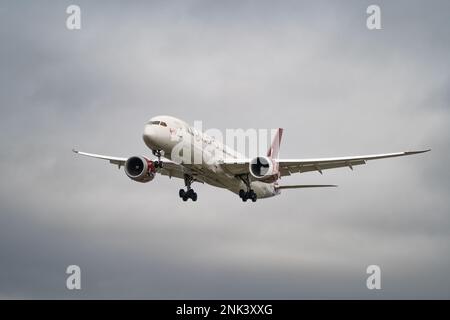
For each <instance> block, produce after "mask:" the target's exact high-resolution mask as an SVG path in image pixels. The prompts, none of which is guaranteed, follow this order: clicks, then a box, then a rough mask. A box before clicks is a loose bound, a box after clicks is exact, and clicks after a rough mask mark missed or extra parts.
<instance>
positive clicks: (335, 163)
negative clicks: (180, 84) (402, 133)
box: [222, 149, 431, 176]
mask: <svg viewBox="0 0 450 320" xmlns="http://www.w3.org/2000/svg"><path fill="white" fill-rule="evenodd" d="M430 150H431V149H427V150H419V151H406V152H396V153H384V154H373V155H364V156H350V157H335V158H317V159H274V160H275V161H276V162H277V163H278V165H279V170H280V173H281V176H289V175H291V174H292V173H303V172H308V171H318V172H319V173H321V174H322V170H328V169H335V168H342V167H349V168H350V169H352V170H353V166H356V165H361V164H365V163H366V161H370V160H377V159H385V158H394V157H403V156H410V155H414V154H419V153H424V152H428V151H430ZM250 161H251V159H226V160H224V161H223V164H222V166H224V168H225V169H226V170H227V171H228V172H230V173H233V174H236V175H239V174H246V173H249V163H250Z"/></svg>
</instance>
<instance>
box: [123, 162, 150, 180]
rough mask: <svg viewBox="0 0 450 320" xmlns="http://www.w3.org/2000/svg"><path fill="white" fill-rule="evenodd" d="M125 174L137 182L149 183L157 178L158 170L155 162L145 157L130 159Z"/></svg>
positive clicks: (126, 163)
mask: <svg viewBox="0 0 450 320" xmlns="http://www.w3.org/2000/svg"><path fill="white" fill-rule="evenodd" d="M125 173H126V174H127V176H128V177H129V178H130V179H132V180H134V181H137V182H149V181H152V180H153V178H154V177H155V173H156V169H155V165H154V164H153V161H151V160H149V159H147V158H145V157H138V156H136V157H130V158H128V160H127V162H125Z"/></svg>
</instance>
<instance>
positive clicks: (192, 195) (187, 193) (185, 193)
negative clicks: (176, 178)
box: [178, 174, 197, 201]
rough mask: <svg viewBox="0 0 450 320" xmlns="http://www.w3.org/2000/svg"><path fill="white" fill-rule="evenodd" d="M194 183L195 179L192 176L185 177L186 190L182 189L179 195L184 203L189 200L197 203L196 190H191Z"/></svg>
mask: <svg viewBox="0 0 450 320" xmlns="http://www.w3.org/2000/svg"><path fill="white" fill-rule="evenodd" d="M193 181H194V178H193V177H191V176H190V175H187V174H185V175H184V184H185V185H186V190H184V189H180V191H179V193H178V195H179V196H180V198H182V199H183V201H187V199H192V201H197V193H196V192H195V191H194V189H192V188H191V183H192V182H193Z"/></svg>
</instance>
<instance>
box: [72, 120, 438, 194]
mask: <svg viewBox="0 0 450 320" xmlns="http://www.w3.org/2000/svg"><path fill="white" fill-rule="evenodd" d="M282 135H283V129H281V128H279V129H278V130H277V131H276V134H275V136H274V138H273V141H272V144H271V146H270V148H269V150H268V152H267V154H266V155H260V156H256V157H254V158H252V159H249V158H246V157H243V156H242V155H241V154H239V153H238V152H236V151H235V150H232V149H231V148H229V147H228V146H226V145H224V144H222V143H221V142H220V141H215V140H214V139H213V138H211V137H209V136H208V135H207V134H204V133H202V132H199V131H197V130H195V128H193V127H191V126H190V125H188V124H187V123H186V122H184V121H182V120H180V119H177V118H175V117H171V116H165V115H161V116H156V117H153V118H151V119H150V120H149V121H148V122H147V123H146V124H145V127H144V133H143V136H142V137H143V140H144V142H145V144H146V145H147V147H148V148H150V149H151V150H152V153H153V155H154V156H155V157H156V159H149V158H148V157H146V156H131V157H111V156H105V155H100V154H93V153H87V152H82V151H78V150H75V149H73V152H75V153H77V154H79V155H83V156H87V157H92V158H98V159H103V160H108V161H109V162H110V163H111V164H114V165H117V166H118V168H119V169H120V168H121V167H122V166H123V167H124V170H125V174H126V175H127V176H128V177H129V178H131V179H132V180H134V181H137V182H142V183H146V182H150V181H152V180H153V179H154V178H155V176H156V174H161V175H164V176H168V177H169V178H172V177H175V178H179V179H183V180H184V184H185V187H186V190H185V189H180V190H179V193H178V194H179V197H180V198H181V199H183V201H187V200H188V199H191V200H192V201H197V193H196V192H195V191H194V189H192V187H191V184H192V183H193V182H198V183H206V184H209V185H211V186H214V187H219V188H224V189H228V190H229V191H231V192H233V193H235V194H237V195H238V196H239V197H240V198H241V199H242V201H244V202H246V201H247V200H251V201H252V202H256V200H257V199H263V198H269V197H273V196H277V195H279V194H280V193H281V190H283V189H300V188H321V187H336V185H332V184H317V185H310V184H305V185H280V184H279V180H280V179H281V177H284V176H289V175H291V174H294V173H305V172H309V171H318V172H319V173H320V174H322V171H323V170H328V169H334V168H342V167H348V168H350V169H351V170H353V167H354V166H356V165H362V164H365V163H366V161H369V160H377V159H384V158H393V157H401V156H409V155H413V154H419V153H424V152H428V151H430V150H431V149H427V150H419V151H407V152H396V153H385V154H375V155H365V156H349V157H335V158H317V159H279V158H278V154H279V146H280V143H281V138H282ZM193 140H194V141H195V140H197V141H200V144H197V145H199V146H198V147H196V148H192V149H193V155H194V156H196V155H198V153H200V154H201V157H203V158H202V159H205V157H206V160H208V161H200V163H196V162H195V161H194V162H192V161H183V160H181V161H180V160H179V158H178V157H175V156H174V153H173V151H174V150H175V148H177V146H179V145H180V143H181V144H182V145H188V146H190V147H192V141H193ZM208 148H209V149H208ZM207 149H208V150H211V149H212V150H213V151H218V152H216V155H215V158H208V157H211V153H210V151H207ZM217 154H218V156H217ZM162 158H164V159H162ZM172 158H173V159H172ZM175 158H177V159H175Z"/></svg>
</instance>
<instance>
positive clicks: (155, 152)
mask: <svg viewBox="0 0 450 320" xmlns="http://www.w3.org/2000/svg"><path fill="white" fill-rule="evenodd" d="M152 152H153V155H154V156H156V157H158V161H155V162H153V164H154V165H155V168H162V167H163V163H162V161H161V150H152Z"/></svg>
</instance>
